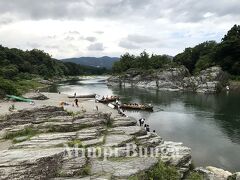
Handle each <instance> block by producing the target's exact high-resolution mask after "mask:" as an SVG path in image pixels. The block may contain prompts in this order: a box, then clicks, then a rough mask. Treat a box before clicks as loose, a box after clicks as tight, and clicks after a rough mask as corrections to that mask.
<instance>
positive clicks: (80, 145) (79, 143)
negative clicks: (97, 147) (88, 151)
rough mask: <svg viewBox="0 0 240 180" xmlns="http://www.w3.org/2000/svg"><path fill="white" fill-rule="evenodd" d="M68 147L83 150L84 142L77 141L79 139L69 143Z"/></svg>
mask: <svg viewBox="0 0 240 180" xmlns="http://www.w3.org/2000/svg"><path fill="white" fill-rule="evenodd" d="M67 145H68V146H69V147H78V148H82V147H83V145H82V142H81V141H80V140H77V139H75V140H72V141H69V142H68V143H67Z"/></svg>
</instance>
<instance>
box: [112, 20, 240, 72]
mask: <svg viewBox="0 0 240 180" xmlns="http://www.w3.org/2000/svg"><path fill="white" fill-rule="evenodd" d="M179 65H184V66H185V67H186V68H187V69H188V70H189V72H190V73H191V74H194V73H198V72H199V71H201V70H203V69H206V68H208V67H211V66H215V65H219V66H221V67H222V68H223V70H225V71H227V72H228V73H229V74H231V75H233V76H239V75H240V26H239V25H234V26H233V27H232V28H231V29H230V30H229V31H228V33H227V34H226V35H225V36H224V37H223V38H222V40H221V42H220V43H217V42H215V41H206V42H203V43H201V44H199V45H197V46H195V47H192V48H186V49H185V50H184V51H183V52H182V53H179V54H177V55H176V56H175V57H173V58H171V57H169V56H166V55H163V56H161V55H149V54H148V53H146V52H145V51H144V52H143V53H141V54H140V55H139V56H134V55H130V54H129V53H126V54H124V55H122V56H121V58H120V61H119V62H116V63H115V64H114V66H113V72H114V73H122V72H125V71H127V70H128V69H131V68H137V69H143V70H149V69H159V68H166V67H171V66H179Z"/></svg>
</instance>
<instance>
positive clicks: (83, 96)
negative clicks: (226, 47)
mask: <svg viewBox="0 0 240 180" xmlns="http://www.w3.org/2000/svg"><path fill="white" fill-rule="evenodd" d="M95 96H96V94H86V95H78V96H68V98H95Z"/></svg>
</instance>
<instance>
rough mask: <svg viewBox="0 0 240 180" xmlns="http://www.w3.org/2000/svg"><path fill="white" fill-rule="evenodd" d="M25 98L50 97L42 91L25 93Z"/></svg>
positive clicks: (45, 98) (44, 98)
mask: <svg viewBox="0 0 240 180" xmlns="http://www.w3.org/2000/svg"><path fill="white" fill-rule="evenodd" d="M24 97H25V98H28V99H32V100H47V99H48V97H47V96H45V95H44V94H42V93H27V94H25V95H24Z"/></svg>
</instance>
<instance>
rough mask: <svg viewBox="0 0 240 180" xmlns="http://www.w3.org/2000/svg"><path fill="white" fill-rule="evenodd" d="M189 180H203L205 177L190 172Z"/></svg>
mask: <svg viewBox="0 0 240 180" xmlns="http://www.w3.org/2000/svg"><path fill="white" fill-rule="evenodd" d="M186 179H187V180H203V179H204V178H203V175H201V174H199V173H196V172H190V174H189V175H188V176H187V177H186Z"/></svg>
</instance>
